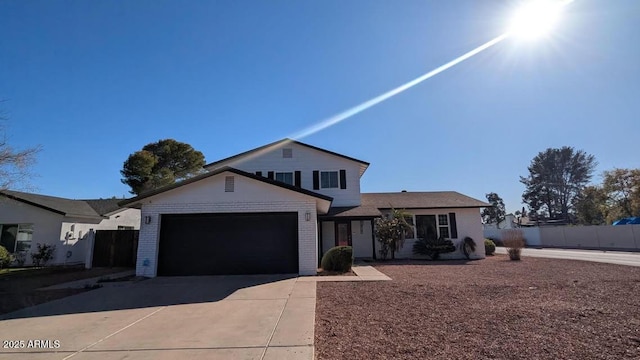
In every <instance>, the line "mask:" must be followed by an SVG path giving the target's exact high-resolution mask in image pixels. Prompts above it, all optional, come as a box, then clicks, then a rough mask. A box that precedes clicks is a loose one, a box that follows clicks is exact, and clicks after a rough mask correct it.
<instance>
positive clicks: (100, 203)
mask: <svg viewBox="0 0 640 360" xmlns="http://www.w3.org/2000/svg"><path fill="white" fill-rule="evenodd" d="M122 200H123V199H89V200H84V201H86V202H87V204H89V206H91V207H92V208H93V210H95V212H97V213H98V214H100V215H105V214H109V213H112V212H114V211H116V210H118V209H121V208H122V207H121V206H119V205H118V203H119V202H120V201H122Z"/></svg>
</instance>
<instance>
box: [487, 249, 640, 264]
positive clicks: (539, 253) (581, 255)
mask: <svg viewBox="0 0 640 360" xmlns="http://www.w3.org/2000/svg"><path fill="white" fill-rule="evenodd" d="M496 254H507V249H506V248H504V247H497V248H496ZM522 256H524V257H527V256H531V257H543V258H551V259H568V260H581V261H594V262H602V263H608V264H616V265H626V266H640V253H638V252H621V251H602V250H577V249H530V248H526V249H522Z"/></svg>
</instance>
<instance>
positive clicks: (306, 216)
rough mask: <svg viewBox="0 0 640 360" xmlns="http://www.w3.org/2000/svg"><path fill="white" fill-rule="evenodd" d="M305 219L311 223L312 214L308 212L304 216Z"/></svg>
mask: <svg viewBox="0 0 640 360" xmlns="http://www.w3.org/2000/svg"><path fill="white" fill-rule="evenodd" d="M304 219H305V220H307V221H310V220H311V212H309V211H307V212H306V213H305V214H304Z"/></svg>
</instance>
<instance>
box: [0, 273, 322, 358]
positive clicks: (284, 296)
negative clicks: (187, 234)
mask: <svg viewBox="0 0 640 360" xmlns="http://www.w3.org/2000/svg"><path fill="white" fill-rule="evenodd" d="M315 301H316V283H315V282H314V281H299V280H298V279H297V278H295V277H287V276H273V275H252V276H206V277H171V278H155V279H150V280H145V281H142V282H139V283H111V284H109V285H108V286H106V287H104V288H101V289H98V290H93V291H90V292H87V293H83V294H80V295H76V296H72V297H68V298H64V299H60V300H56V301H52V302H49V303H45V304H41V305H38V306H35V307H32V308H28V309H23V310H20V311H18V312H14V313H11V314H6V315H4V316H2V317H0V319H1V321H0V340H2V341H3V342H4V341H18V342H19V341H23V343H22V344H20V343H17V345H18V346H21V345H22V346H24V348H18V349H8V348H5V346H4V345H16V344H15V343H14V344H7V343H3V344H2V345H3V347H2V348H0V359H74V360H76V359H77V360H83V359H176V358H189V359H313V353H314V349H313V340H314V321H315ZM30 340H31V343H30V342H29V341H30ZM33 340H40V341H41V342H40V344H37V343H36V342H34V341H33ZM46 340H48V341H49V342H46ZM56 340H57V341H58V342H59V347H57V348H56ZM43 347H44V348H43Z"/></svg>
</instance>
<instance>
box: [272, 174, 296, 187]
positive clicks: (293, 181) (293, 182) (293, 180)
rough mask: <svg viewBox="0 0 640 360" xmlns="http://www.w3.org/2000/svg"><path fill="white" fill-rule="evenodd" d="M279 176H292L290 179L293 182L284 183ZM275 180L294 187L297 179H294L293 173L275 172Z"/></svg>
mask: <svg viewBox="0 0 640 360" xmlns="http://www.w3.org/2000/svg"><path fill="white" fill-rule="evenodd" d="M278 175H281V176H286V175H288V176H290V177H291V182H287V181H284V179H278ZM273 179H274V180H275V181H279V182H281V183H285V184H289V185H291V186H293V185H294V184H295V179H294V176H293V171H274V174H273Z"/></svg>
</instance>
